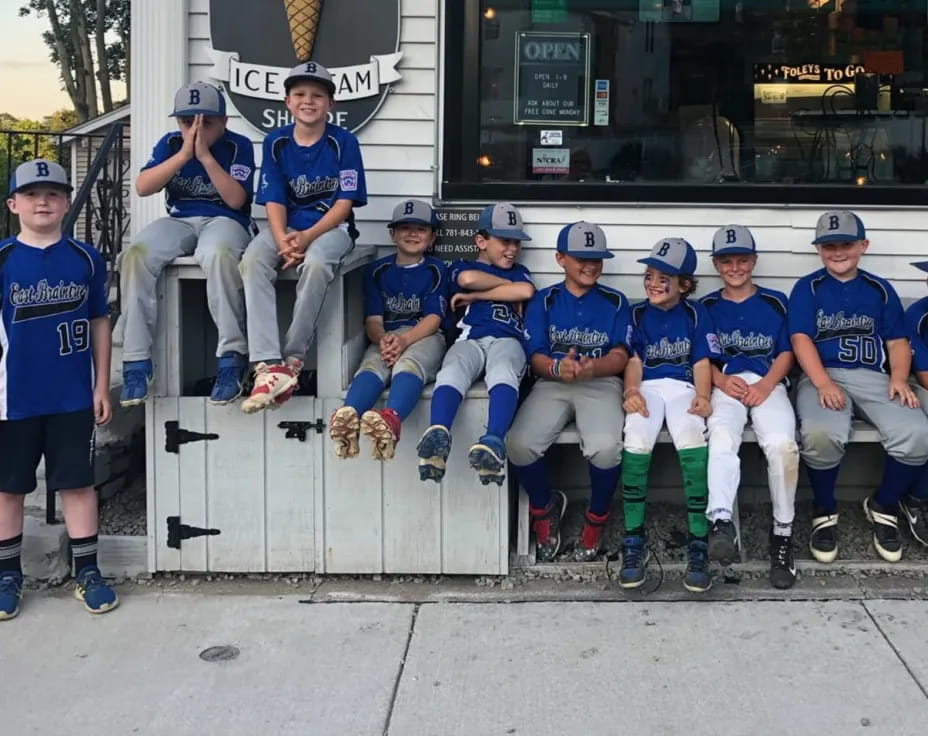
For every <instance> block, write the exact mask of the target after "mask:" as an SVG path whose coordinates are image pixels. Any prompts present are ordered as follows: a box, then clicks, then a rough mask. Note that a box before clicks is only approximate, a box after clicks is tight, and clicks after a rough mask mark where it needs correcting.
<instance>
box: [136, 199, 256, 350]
mask: <svg viewBox="0 0 928 736" xmlns="http://www.w3.org/2000/svg"><path fill="white" fill-rule="evenodd" d="M250 237H251V236H250V234H249V233H248V230H247V229H246V228H244V227H243V226H242V225H240V224H239V223H238V222H236V221H235V220H233V219H232V218H231V217H162V218H159V219H157V220H155V221H154V222H152V223H151V224H149V225H147V226H146V227H145V228H143V229H142V231H141V232H140V233H139V234H138V235H137V236H136V237H135V240H134V241H133V242H132V244H131V245H130V246H129V247H128V248H126V249H125V250H124V251H123V252H122V254H121V255H120V261H119V263H120V265H119V284H120V289H121V291H122V295H121V296H122V314H123V324H124V328H125V336H124V338H123V352H122V357H123V360H124V361H131V360H147V359H149V358H150V357H151V344H152V341H153V340H154V334H155V325H156V324H157V320H158V298H157V295H156V294H155V286H156V284H157V281H158V277H159V276H160V275H161V272H162V271H163V270H164V267H165V266H167V265H168V264H169V263H170V262H171V261H173V260H174V259H175V258H179V257H180V256H189V255H191V254H192V255H193V257H194V259H195V260H196V262H197V263H198V264H199V266H200V268H202V269H203V272H204V273H205V274H206V300H207V303H208V305H209V313H210V315H212V318H213V322H215V323H216V330H217V331H218V333H219V342H218V345H217V346H216V355H217V356H220V355H222V354H223V353H225V352H229V351H235V352H236V353H242V354H245V353H246V352H248V344H247V342H246V340H245V300H244V297H243V294H242V278H241V276H240V275H239V271H238V262H239V260H240V259H241V257H242V253H243V252H244V250H245V246H247V245H248V240H249V238H250Z"/></svg>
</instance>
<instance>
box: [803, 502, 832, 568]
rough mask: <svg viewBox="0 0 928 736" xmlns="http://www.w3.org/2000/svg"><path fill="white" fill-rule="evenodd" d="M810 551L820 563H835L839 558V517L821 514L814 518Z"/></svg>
mask: <svg viewBox="0 0 928 736" xmlns="http://www.w3.org/2000/svg"><path fill="white" fill-rule="evenodd" d="M809 551H810V552H811V553H812V556H813V557H814V558H815V559H816V560H818V561H819V562H825V563H828V562H834V561H835V560H836V559H837V557H838V515H837V514H828V513H824V514H819V515H818V516H814V517H812V534H811V535H810V537H809Z"/></svg>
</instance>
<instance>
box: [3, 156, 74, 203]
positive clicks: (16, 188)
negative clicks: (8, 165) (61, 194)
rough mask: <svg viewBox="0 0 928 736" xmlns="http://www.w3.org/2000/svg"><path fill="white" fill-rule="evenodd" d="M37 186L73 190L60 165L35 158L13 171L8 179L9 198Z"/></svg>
mask: <svg viewBox="0 0 928 736" xmlns="http://www.w3.org/2000/svg"><path fill="white" fill-rule="evenodd" d="M38 185H44V186H49V187H58V188H60V189H64V190H65V191H67V192H70V191H71V190H72V189H73V188H74V187H72V186H71V184H70V183H69V182H68V174H67V172H65V170H64V168H63V167H62V166H61V165H60V164H56V163H55V162H54V161H47V160H46V159H44V158H37V159H34V160H33V161H26V163H24V164H20V165H19V166H17V167H16V168H15V169H14V170H13V175H12V176H11V177H10V189H9V192H10V196H13V195H14V194H16V192H20V191H22V190H23V189H25V188H26V187H30V186H38Z"/></svg>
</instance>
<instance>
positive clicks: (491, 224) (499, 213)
mask: <svg viewBox="0 0 928 736" xmlns="http://www.w3.org/2000/svg"><path fill="white" fill-rule="evenodd" d="M524 227H525V224H524V223H523V222H522V215H520V214H519V210H517V209H516V208H515V207H513V206H512V205H511V204H509V202H497V203H496V204H491V205H488V206H487V207H485V208H484V210H483V212H481V213H480V217H479V218H477V232H485V233H487V234H488V235H492V236H494V237H496V238H505V239H507V240H531V238H530V237H529V236H528V235H526V234H525V231H524V230H523V229H522V228H524Z"/></svg>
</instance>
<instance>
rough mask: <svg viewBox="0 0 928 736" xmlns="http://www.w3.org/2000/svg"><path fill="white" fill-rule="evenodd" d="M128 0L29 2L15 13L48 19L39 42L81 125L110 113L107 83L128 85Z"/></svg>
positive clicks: (47, 0) (44, 0) (111, 107)
mask: <svg viewBox="0 0 928 736" xmlns="http://www.w3.org/2000/svg"><path fill="white" fill-rule="evenodd" d="M129 2H130V0H29V2H28V3H27V4H26V5H24V6H22V7H21V8H20V9H19V13H20V15H30V14H32V13H35V14H36V15H38V16H44V17H47V18H48V22H49V25H50V26H51V29H50V30H48V31H46V32H45V33H44V34H42V38H43V40H44V41H45V44H46V45H47V46H48V48H49V49H50V51H51V54H50V57H51V60H52V61H53V62H54V63H55V64H57V65H58V67H59V68H60V69H61V81H62V82H63V84H64V88H65V90H66V91H67V93H68V96H69V97H70V98H71V102H72V103H73V105H74V110H75V112H76V113H77V117H78V120H79V121H81V122H83V121H85V120H89V119H90V118H94V117H96V116H97V115H99V114H100V113H101V112H109V111H110V110H112V109H113V107H114V104H113V93H112V89H111V85H110V82H111V81H113V80H126V81H128V77H129ZM101 107H102V110H101Z"/></svg>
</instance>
